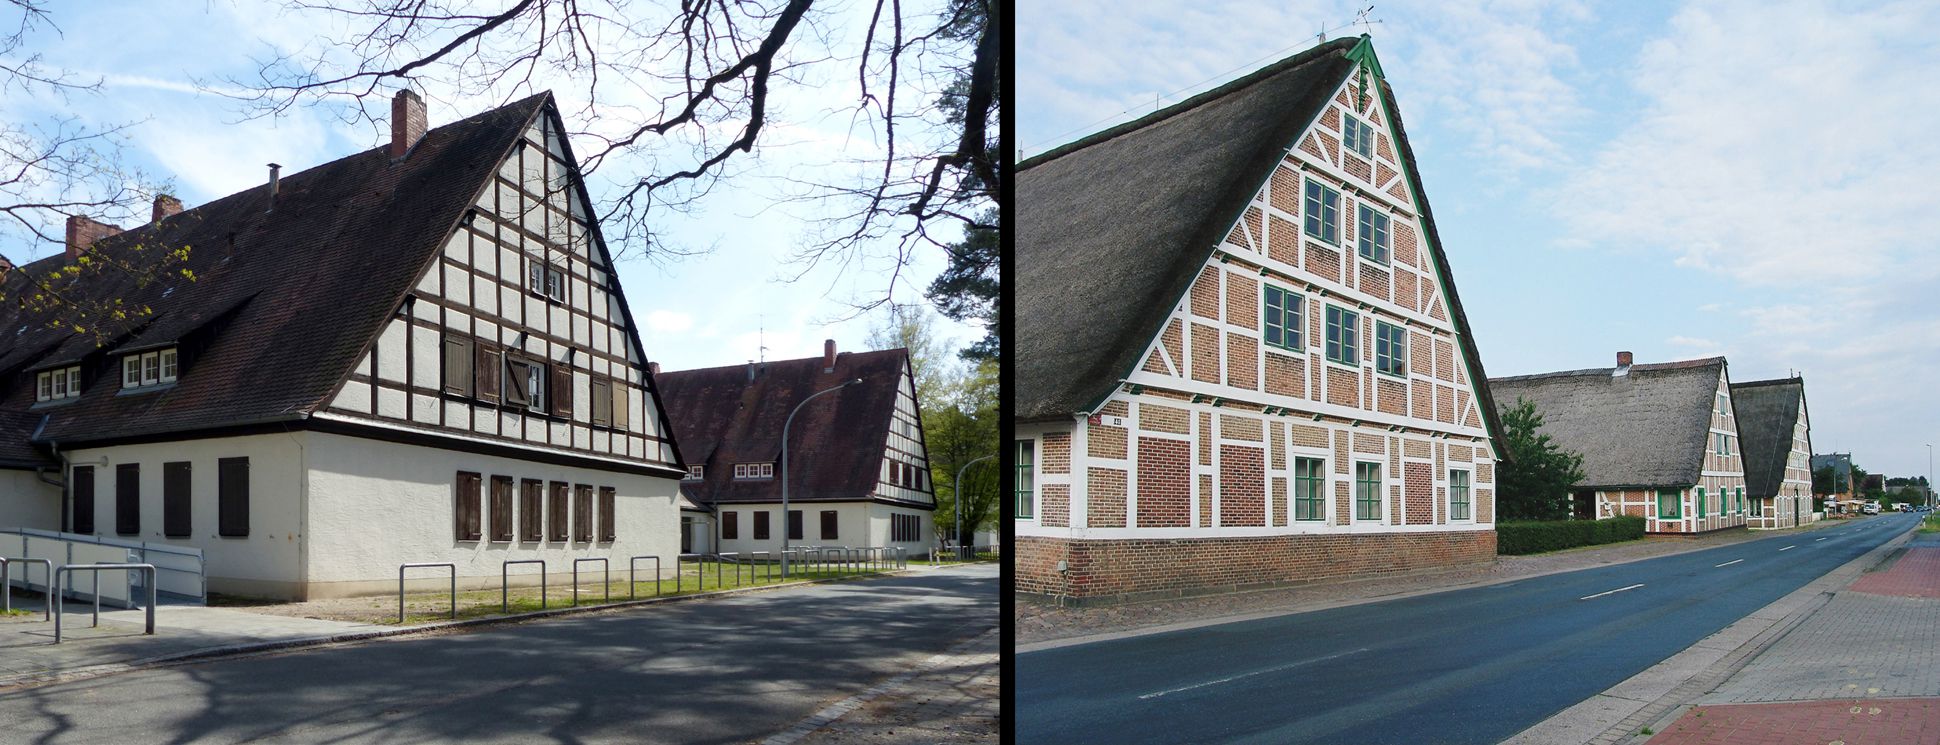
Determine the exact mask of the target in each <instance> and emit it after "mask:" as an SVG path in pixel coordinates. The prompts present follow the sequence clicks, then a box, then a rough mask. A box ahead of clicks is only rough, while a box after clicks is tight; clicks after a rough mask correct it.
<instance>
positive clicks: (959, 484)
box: [951, 453, 997, 561]
mask: <svg viewBox="0 0 1940 745" xmlns="http://www.w3.org/2000/svg"><path fill="white" fill-rule="evenodd" d="M995 457H997V454H996V453H991V454H989V455H986V456H984V457H982V458H978V459H976V460H973V461H970V462H969V463H965V464H963V467H962V468H959V469H957V489H956V491H954V492H951V493H952V494H955V495H956V497H955V499H956V503H957V534H956V537H957V560H958V561H962V560H963V472H964V471H968V470H970V467H971V466H974V465H976V464H977V461H984V460H990V459H991V458H995Z"/></svg>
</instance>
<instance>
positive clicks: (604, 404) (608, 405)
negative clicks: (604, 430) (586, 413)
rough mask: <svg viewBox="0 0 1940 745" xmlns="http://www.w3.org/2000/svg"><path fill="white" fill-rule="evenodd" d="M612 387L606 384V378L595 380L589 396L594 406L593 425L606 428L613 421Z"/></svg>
mask: <svg viewBox="0 0 1940 745" xmlns="http://www.w3.org/2000/svg"><path fill="white" fill-rule="evenodd" d="M611 385H612V384H611V383H608V382H606V379H605V378H594V379H593V383H592V386H591V389H592V390H591V392H590V393H589V394H588V395H589V397H591V398H592V399H593V400H592V401H591V403H592V405H593V423H594V424H596V425H599V426H606V425H607V424H609V423H610V422H611V421H612V419H613V393H612V391H611V390H609V386H611Z"/></svg>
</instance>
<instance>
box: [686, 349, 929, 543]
mask: <svg viewBox="0 0 1940 745" xmlns="http://www.w3.org/2000/svg"><path fill="white" fill-rule="evenodd" d="M822 360H823V358H821V357H811V358H808V359H799V360H782V361H778V362H767V363H755V364H754V369H755V374H754V376H753V379H752V380H750V379H749V374H748V371H749V367H750V366H749V365H729V366H727V367H709V368H703V369H699V370H683V371H680V372H662V373H659V374H657V375H655V376H654V383H655V385H656V386H658V387H659V389H660V392H661V396H662V400H664V401H665V402H666V406H667V418H668V420H669V421H670V422H671V423H672V425H673V428H674V437H675V439H677V440H678V441H679V442H680V452H681V455H682V456H683V457H684V458H685V459H686V462H687V464H688V465H690V466H691V465H700V466H704V467H705V468H704V469H703V473H704V474H705V476H706V478H705V479H703V480H701V481H698V482H696V481H685V482H682V490H683V491H684V492H685V493H686V494H687V495H688V496H689V497H690V498H692V499H693V500H694V501H695V502H696V503H699V504H702V505H709V504H719V503H723V502H768V501H780V500H781V472H780V471H781V430H782V425H783V423H784V422H785V421H786V420H787V418H788V413H789V412H790V411H792V410H793V409H794V408H795V405H796V404H799V403H801V401H802V400H803V399H806V398H808V396H810V395H811V394H814V393H815V392H817V391H821V390H824V389H827V388H830V387H832V386H835V385H839V384H840V383H841V382H842V381H844V380H849V379H853V378H861V379H862V384H861V385H854V386H850V387H848V388H846V389H843V390H841V391H838V392H835V393H830V394H828V395H826V396H822V397H821V398H818V399H815V400H814V401H813V402H810V403H809V404H808V405H807V406H804V407H802V410H801V413H799V414H796V415H795V421H794V424H793V426H791V427H790V428H789V431H788V443H789V444H788V464H789V481H788V499H789V501H790V502H794V501H835V500H857V499H869V498H870V497H871V496H872V495H873V494H875V491H876V485H877V482H878V480H879V478H880V477H881V474H882V459H883V455H884V450H883V448H884V447H885V445H886V444H887V441H888V437H889V424H890V421H891V416H892V415H893V414H895V411H896V396H897V391H898V389H899V388H900V386H901V385H902V383H903V380H904V376H905V375H906V374H907V373H906V368H907V364H908V360H909V352H908V350H905V349H890V350H884V351H877V352H844V353H841V354H838V355H836V358H835V371H834V372H822V369H823V368H822ZM736 463H774V464H775V471H776V473H775V478H773V479H742V480H736V479H735V478H734V464H736Z"/></svg>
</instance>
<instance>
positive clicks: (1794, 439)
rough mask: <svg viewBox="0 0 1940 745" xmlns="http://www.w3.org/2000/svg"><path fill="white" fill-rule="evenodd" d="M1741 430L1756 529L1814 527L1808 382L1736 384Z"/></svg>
mask: <svg viewBox="0 0 1940 745" xmlns="http://www.w3.org/2000/svg"><path fill="white" fill-rule="evenodd" d="M1731 399H1732V401H1733V402H1734V403H1736V404H1737V406H1738V410H1737V412H1736V414H1737V415H1736V419H1737V421H1738V431H1739V433H1740V435H1741V436H1742V437H1743V438H1744V453H1745V495H1746V497H1747V498H1748V499H1750V500H1751V516H1750V518H1749V520H1750V525H1751V527H1753V528H1791V527H1797V526H1799V525H1804V524H1807V523H1810V522H1813V521H1814V520H1815V519H1816V518H1817V517H1818V513H1817V512H1815V511H1813V509H1812V472H1811V470H1809V469H1810V468H1811V464H1812V421H1811V419H1812V418H1811V416H1810V415H1809V414H1808V413H1807V409H1806V406H1805V379H1804V378H1779V379H1777V380H1754V381H1751V382H1748V383H1732V384H1731Z"/></svg>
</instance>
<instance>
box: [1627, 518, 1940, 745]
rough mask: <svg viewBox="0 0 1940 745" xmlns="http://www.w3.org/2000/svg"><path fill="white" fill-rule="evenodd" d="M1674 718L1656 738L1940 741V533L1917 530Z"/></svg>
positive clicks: (1855, 744) (1662, 742)
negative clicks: (1897, 549) (1875, 567)
mask: <svg viewBox="0 0 1940 745" xmlns="http://www.w3.org/2000/svg"><path fill="white" fill-rule="evenodd" d="M1665 720H1668V721H1664V720H1660V721H1659V722H1658V723H1657V724H1658V726H1657V729H1658V730H1661V731H1659V732H1656V733H1655V734H1654V736H1651V737H1649V738H1648V742H1650V743H1651V744H1652V745H1726V744H1727V743H1774V742H1801V743H1803V742H1811V743H1833V742H1844V743H1849V744H1851V745H1859V744H1860V743H1877V744H1882V745H1895V744H1898V743H1906V744H1907V745H1913V744H1915V743H1934V742H1940V533H1927V534H1919V535H1917V536H1916V537H1915V538H1914V539H1913V540H1912V541H1911V542H1909V543H1908V544H1907V547H1906V549H1905V550H1904V551H1903V552H1898V553H1897V555H1896V556H1894V557H1889V558H1888V560H1887V562H1886V563H1883V564H1882V565H1881V566H1880V567H1879V569H1878V570H1876V571H1873V572H1869V573H1866V574H1864V575H1862V576H1860V577H1859V578H1857V579H1855V580H1853V581H1851V582H1850V583H1848V584H1846V585H1845V586H1844V587H1842V588H1840V589H1839V590H1837V591H1836V592H1834V593H1833V595H1832V597H1831V598H1830V599H1829V600H1828V601H1826V602H1825V604H1824V605H1823V606H1821V607H1820V608H1819V609H1818V610H1816V611H1814V612H1813V613H1812V614H1811V615H1809V616H1807V617H1805V619H1804V620H1803V621H1801V622H1800V623H1799V624H1798V625H1797V626H1795V627H1793V628H1792V629H1791V631H1790V632H1788V633H1787V634H1785V636H1784V637H1782V638H1780V639H1778V640H1777V641H1776V642H1774V643H1772V644H1771V645H1770V646H1768V647H1766V648H1764V650H1763V651H1762V652H1760V653H1759V654H1758V655H1757V656H1756V657H1754V658H1752V659H1751V660H1750V661H1749V662H1748V663H1747V664H1746V665H1745V666H1744V667H1743V669H1741V670H1739V671H1738V672H1737V673H1736V674H1735V675H1732V676H1731V677H1730V678H1729V679H1727V680H1725V681H1724V682H1723V683H1721V684H1719V685H1718V686H1716V687H1715V688H1714V689H1712V690H1711V691H1710V692H1709V693H1707V694H1705V695H1704V696H1702V697H1701V698H1699V699H1698V700H1697V702H1696V704H1695V705H1693V706H1688V707H1682V708H1681V710H1680V711H1678V712H1673V713H1672V714H1671V715H1670V716H1667V717H1665ZM1644 739H1645V738H1643V737H1641V736H1640V737H1637V738H1635V740H1633V741H1643V740H1644Z"/></svg>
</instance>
